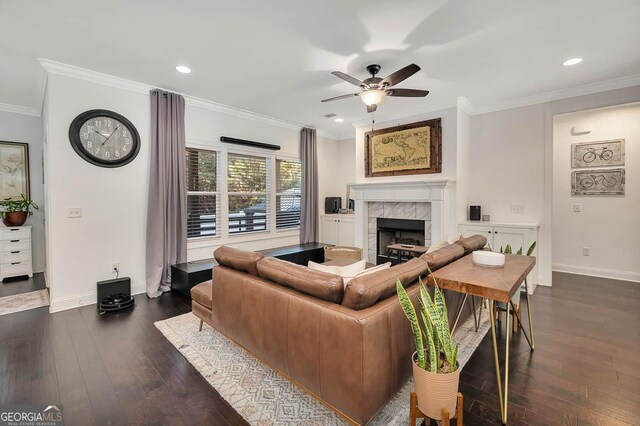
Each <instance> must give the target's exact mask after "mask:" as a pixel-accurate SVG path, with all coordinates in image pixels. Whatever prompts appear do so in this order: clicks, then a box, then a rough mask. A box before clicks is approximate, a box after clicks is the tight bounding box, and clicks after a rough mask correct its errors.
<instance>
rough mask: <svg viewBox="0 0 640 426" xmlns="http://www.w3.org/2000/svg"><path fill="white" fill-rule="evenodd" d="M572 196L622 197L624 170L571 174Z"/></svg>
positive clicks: (598, 170) (580, 171) (602, 170)
mask: <svg viewBox="0 0 640 426" xmlns="http://www.w3.org/2000/svg"><path fill="white" fill-rule="evenodd" d="M571 194H572V195H624V169H597V170H578V171H575V172H571Z"/></svg>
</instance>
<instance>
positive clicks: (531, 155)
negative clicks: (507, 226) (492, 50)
mask: <svg viewBox="0 0 640 426" xmlns="http://www.w3.org/2000/svg"><path fill="white" fill-rule="evenodd" d="M637 100H640V86H634V87H629V88H625V89H619V90H612V91H608V92H600V93H595V94H591V95H584V96H577V97H574V98H567V99H562V100H558V101H553V102H547V103H542V104H536V105H530V106H523V107H518V108H512V109H507V110H502V111H496V112H490V113H485V114H479V115H474V116H472V117H471V131H470V150H469V151H470V168H469V177H468V179H469V198H468V199H469V204H479V205H481V206H482V212H483V213H484V214H490V215H491V219H492V220H498V221H505V222H524V221H532V222H538V223H540V231H539V235H538V247H537V253H538V256H537V261H538V284H542V285H551V264H552V261H551V259H552V250H551V240H552V226H551V224H552V211H553V202H552V194H553V180H552V167H553V161H554V158H553V116H554V115H558V114H563V113H568V112H574V111H580V110H585V109H589V108H598V107H604V106H611V105H619V104H623V103H628V102H633V101H637ZM512 205H522V206H524V207H525V211H524V213H523V214H516V213H512V212H511V206H512Z"/></svg>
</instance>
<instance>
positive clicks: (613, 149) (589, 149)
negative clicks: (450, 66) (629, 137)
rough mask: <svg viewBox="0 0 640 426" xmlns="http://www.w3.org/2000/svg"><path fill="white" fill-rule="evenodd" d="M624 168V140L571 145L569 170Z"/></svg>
mask: <svg viewBox="0 0 640 426" xmlns="http://www.w3.org/2000/svg"><path fill="white" fill-rule="evenodd" d="M607 166H624V139H613V140H609V141H597V142H583V143H574V144H572V145H571V168H572V169H581V168H584V167H607Z"/></svg>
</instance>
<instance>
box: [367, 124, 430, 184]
mask: <svg viewBox="0 0 640 426" xmlns="http://www.w3.org/2000/svg"><path fill="white" fill-rule="evenodd" d="M364 141H365V154H364V161H365V176H366V177H379V176H401V175H421V174H428V173H440V172H442V127H441V123H440V118H436V119H433V120H427V121H420V122H418V123H411V124H405V125H402V126H396V127H391V128H387V129H381V130H375V131H371V132H367V133H365V136H364Z"/></svg>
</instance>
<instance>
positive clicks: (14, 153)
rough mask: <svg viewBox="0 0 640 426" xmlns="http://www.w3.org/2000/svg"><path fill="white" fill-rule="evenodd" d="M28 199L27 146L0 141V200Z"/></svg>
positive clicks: (25, 144) (20, 143)
mask: <svg viewBox="0 0 640 426" xmlns="http://www.w3.org/2000/svg"><path fill="white" fill-rule="evenodd" d="M22 194H24V195H25V197H27V198H29V197H30V196H31V195H30V194H29V144H27V143H22V142H6V141H0V200H14V201H15V200H21V199H22Z"/></svg>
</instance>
